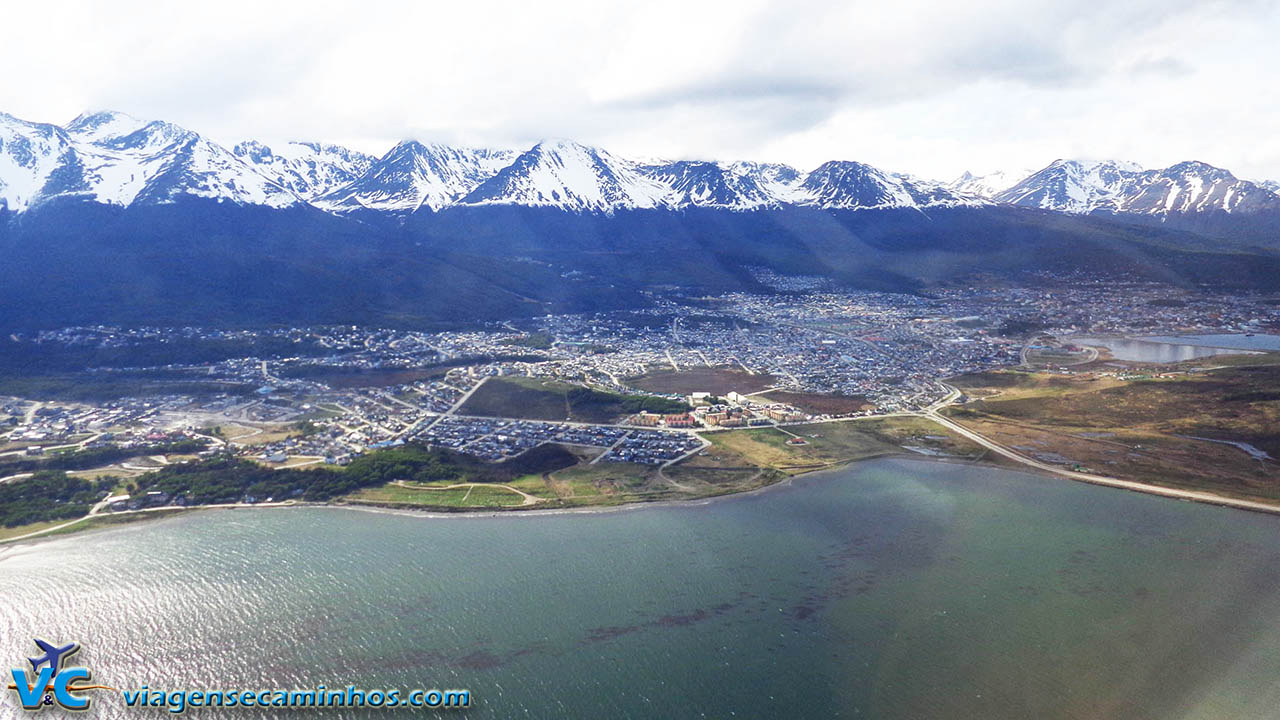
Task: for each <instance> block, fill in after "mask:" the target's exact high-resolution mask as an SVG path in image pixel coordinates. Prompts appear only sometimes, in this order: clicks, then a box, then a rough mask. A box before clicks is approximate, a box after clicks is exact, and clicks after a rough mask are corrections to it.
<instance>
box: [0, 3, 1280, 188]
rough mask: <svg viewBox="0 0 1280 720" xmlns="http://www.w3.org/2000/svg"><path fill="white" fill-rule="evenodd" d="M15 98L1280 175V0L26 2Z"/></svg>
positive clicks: (6, 80)
mask: <svg viewBox="0 0 1280 720" xmlns="http://www.w3.org/2000/svg"><path fill="white" fill-rule="evenodd" d="M4 24H5V30H4V33H3V38H4V39H3V42H2V43H0V68H3V72H0V110H2V111H6V112H8V113H10V114H13V115H16V116H18V117H21V118H23V119H27V120H35V121H44V122H55V123H60V124H61V123H65V122H67V121H69V120H71V119H72V118H73V117H75V116H76V115H77V114H79V113H80V112H81V111H83V110H85V109H90V108H92V109H114V110H121V111H124V112H128V113H130V114H133V115H136V116H139V117H144V118H160V119H166V120H171V121H173V122H176V123H178V124H181V125H183V126H186V127H188V128H190V129H192V130H196V131H198V132H202V133H204V134H206V135H209V136H211V137H213V138H214V139H216V140H219V141H222V142H226V143H230V142H234V141H237V140H240V139H245V138H250V137H253V138H257V139H262V140H265V141H267V142H272V141H276V142H278V141H281V140H287V139H317V140H326V141H333V142H340V143H345V144H348V145H351V146H353V147H357V148H359V149H362V150H365V151H368V152H373V153H376V154H381V153H382V152H384V151H385V150H386V149H388V148H389V147H390V146H391V145H392V144H393V143H394V142H395V141H396V140H398V139H400V138H404V137H413V138H418V139H421V140H431V141H441V142H452V143H467V144H482V145H500V146H510V147H519V146H528V145H531V144H532V143H533V142H535V141H537V140H538V139H540V138H545V137H567V138H573V139H576V140H580V141H583V142H587V143H591V144H597V145H600V146H603V147H605V148H608V149H609V150H611V151H613V152H615V153H618V154H622V155H641V156H659V157H671V158H677V157H706V158H721V159H755V160H777V161H784V162H790V163H793V164H796V165H797V166H800V167H802V168H805V169H807V168H810V167H812V166H814V165H816V164H818V163H820V162H822V161H825V160H830V159H852V160H862V161H865V162H870V163H872V164H875V165H878V166H881V167H884V168H887V169H891V170H897V171H903V172H911V173H915V174H918V175H922V176H926V177H937V178H942V179H950V178H951V177H953V176H955V175H958V174H959V173H960V172H961V171H963V170H966V169H969V170H973V171H977V172H985V171H990V170H995V169H1010V170H1013V169H1020V168H1034V167H1040V166H1043V165H1044V164H1047V163H1048V162H1049V161H1051V160H1053V159H1054V158H1058V157H1085V158H1120V159H1129V160H1133V161H1136V162H1138V163H1141V164H1143V165H1146V166H1162V165H1167V164H1171V163H1173V162H1176V161H1179V160H1184V159H1197V160H1203V161H1205V162H1209V163H1212V164H1215V165H1219V166H1223V167H1227V168H1230V169H1231V170H1233V171H1235V172H1236V173H1237V174H1238V175H1241V176H1242V177H1246V178H1253V179H1265V178H1274V179H1280V132H1277V120H1280V81H1277V76H1276V73H1277V68H1280V62H1278V61H1280V42H1278V41H1277V38H1280V2H1274V1H1271V0H1223V1H1220V2H1214V1H1212V0H1208V1H1206V0H1123V1H1118V2H1110V1H1103V2H1080V1H1079V0H1072V1H1065V2H1064V1H1060V0H1053V1H1048V0H967V1H966V2H951V1H949V0H938V1H933V2H925V1H918V0H893V1H892V2H884V1H883V0H877V1H875V2H863V1H861V0H853V1H847V2H813V1H811V0H784V1H781V2H773V1H768V0H733V1H732V2H699V1H698V0H674V1H668V0H649V1H648V2H645V3H609V2H601V1H600V0H589V1H586V2H577V1H576V0H538V1H534V2H530V1H528V0H525V1H523V2H503V1H495V0H487V1H477V2H449V3H433V2H378V1H377V0H365V1H364V2H349V3H348V2H323V1H321V0H309V1H308V2H297V3H295V2H282V1H277V0H272V1H271V2H260V1H259V2H238V1H227V0H224V1H221V2H206V3H187V2H128V1H124V2H111V3H101V2H59V1H57V0H42V1H41V2H24V3H17V4H11V5H10V6H9V7H6V9H5V23H4Z"/></svg>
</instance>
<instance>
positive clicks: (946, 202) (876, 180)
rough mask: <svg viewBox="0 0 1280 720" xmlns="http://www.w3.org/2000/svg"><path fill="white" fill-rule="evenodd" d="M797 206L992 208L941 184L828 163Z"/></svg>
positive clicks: (811, 177) (805, 185)
mask: <svg viewBox="0 0 1280 720" xmlns="http://www.w3.org/2000/svg"><path fill="white" fill-rule="evenodd" d="M792 201H793V202H796V203H797V204H803V205H814V206H817V207H821V208H834V209H841V210H868V209H885V208H914V209H921V208H930V207H958V206H977V205H986V204H989V203H988V202H987V201H986V200H984V199H982V198H979V197H977V196H973V195H965V194H961V193H958V192H955V191H953V190H950V189H948V188H947V187H946V186H944V185H942V184H941V183H936V182H932V181H929V180H921V179H919V178H913V177H911V176H909V175H899V174H895V173H887V172H884V171H883V170H879V169H877V168H874V167H872V166H870V165H866V164H864V163H860V162H853V161H849V160H839V161H832V162H828V163H824V164H822V165H820V166H818V168H817V169H816V170H814V171H813V172H811V173H809V174H808V176H806V177H805V179H804V182H802V183H801V184H800V187H799V188H798V194H797V195H795V196H793V198H792Z"/></svg>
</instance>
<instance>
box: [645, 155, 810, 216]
mask: <svg viewBox="0 0 1280 720" xmlns="http://www.w3.org/2000/svg"><path fill="white" fill-rule="evenodd" d="M640 172H641V173H642V174H643V175H644V176H646V177H648V178H649V179H651V180H654V181H655V182H657V183H659V184H661V185H664V186H666V187H668V188H670V192H669V193H668V195H667V196H666V203H667V204H669V205H671V206H672V207H687V206H694V207H716V208H729V209H733V210H750V209H754V208H760V207H777V206H779V205H781V204H782V202H783V198H784V197H785V196H787V195H788V194H789V193H791V192H792V191H793V189H794V186H795V184H796V183H797V181H798V180H799V178H800V173H799V172H797V171H796V170H795V168H792V167H789V166H787V165H778V164H762V163H752V162H735V163H727V164H726V163H715V162H708V161H703V160H679V161H676V162H669V163H661V164H653V165H646V166H643V167H642V168H640Z"/></svg>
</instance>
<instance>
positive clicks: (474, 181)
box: [315, 140, 516, 212]
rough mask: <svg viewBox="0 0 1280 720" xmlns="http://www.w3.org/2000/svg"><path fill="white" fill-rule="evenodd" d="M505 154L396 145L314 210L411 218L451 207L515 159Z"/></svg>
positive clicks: (406, 143) (510, 153)
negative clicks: (417, 213)
mask: <svg viewBox="0 0 1280 720" xmlns="http://www.w3.org/2000/svg"><path fill="white" fill-rule="evenodd" d="M515 155H516V154H515V153H514V152H513V151H510V150H491V149H472V148H455V147H449V146H447V145H437V144H432V145H425V144H423V143H420V142H417V141H416V140H405V141H402V142H400V143H398V144H397V145H396V146H395V147H393V148H392V149H391V150H390V151H389V152H388V153H387V154H386V155H383V156H382V157H381V158H379V159H378V160H376V161H374V162H373V163H372V165H371V166H370V168H369V169H368V170H367V171H366V172H365V173H364V174H363V175H362V176H361V177H359V178H357V179H356V180H355V181H353V182H352V183H350V184H349V185H346V186H345V187H341V188H338V189H336V190H334V191H333V192H331V193H329V194H327V195H325V196H323V197H320V198H318V199H317V201H316V203H315V204H316V205H318V206H319V207H323V208H326V209H330V210H335V211H350V210H357V209H361V208H368V209H373V210H383V211H393V212H413V211H415V210H418V209H420V208H426V209H428V210H439V209H440V208H443V207H445V206H447V205H452V204H454V203H456V202H457V201H458V200H460V199H461V198H462V197H463V196H465V195H467V193H469V192H471V191H472V190H474V189H475V188H476V187H477V186H479V185H480V184H481V183H483V182H484V181H486V180H488V179H490V178H492V177H493V176H494V175H496V174H497V173H498V171H499V170H501V169H502V168H504V167H506V166H507V165H508V164H510V162H511V160H512V159H513V158H514V157H515Z"/></svg>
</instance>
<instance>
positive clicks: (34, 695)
mask: <svg viewBox="0 0 1280 720" xmlns="http://www.w3.org/2000/svg"><path fill="white" fill-rule="evenodd" d="M36 645H37V646H38V647H39V648H40V649H41V650H43V651H44V655H41V656H40V657H33V658H27V660H28V661H29V662H30V663H31V670H32V671H33V672H34V673H35V680H34V681H29V680H28V678H27V671H26V669H25V668H13V673H12V674H13V682H12V683H11V684H10V685H9V689H10V690H14V691H16V692H17V693H18V700H19V701H21V703H22V707H23V708H24V709H26V710H41V709H43V708H45V707H48V706H50V705H53V704H55V703H57V704H58V705H61V706H62V707H64V708H66V709H67V710H87V709H89V698H87V697H80V696H78V695H76V694H75V693H79V692H83V691H85V690H95V689H99V688H101V689H106V690H112V689H113V688H109V687H107V686H106V685H73V684H72V683H73V681H76V680H80V681H83V682H88V680H89V668H86V667H63V663H64V661H65V660H66V659H67V657H68V656H70V655H73V654H75V652H76V651H77V650H79V649H80V646H79V645H78V644H76V643H70V644H68V645H64V646H62V647H57V646H55V645H53V644H52V643H47V642H45V641H44V640H41V639H39V638H36ZM42 665H43V666H44V667H43V668H42V667H41V666H42Z"/></svg>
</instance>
